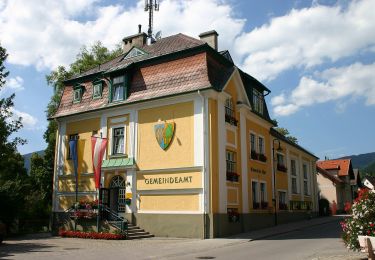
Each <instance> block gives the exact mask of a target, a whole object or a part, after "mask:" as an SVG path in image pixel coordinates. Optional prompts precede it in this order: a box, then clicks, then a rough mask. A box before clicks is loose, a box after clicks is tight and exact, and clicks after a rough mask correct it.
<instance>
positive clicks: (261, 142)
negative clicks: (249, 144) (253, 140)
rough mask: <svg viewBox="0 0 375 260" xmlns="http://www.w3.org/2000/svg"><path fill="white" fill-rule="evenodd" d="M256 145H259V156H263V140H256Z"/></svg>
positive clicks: (260, 138)
mask: <svg viewBox="0 0 375 260" xmlns="http://www.w3.org/2000/svg"><path fill="white" fill-rule="evenodd" d="M258 145H259V154H264V138H263V137H259V138H258Z"/></svg>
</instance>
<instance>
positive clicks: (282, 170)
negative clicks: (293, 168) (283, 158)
mask: <svg viewBox="0 0 375 260" xmlns="http://www.w3.org/2000/svg"><path fill="white" fill-rule="evenodd" d="M277 170H278V171H280V172H286V171H287V168H286V167H285V165H283V164H277Z"/></svg>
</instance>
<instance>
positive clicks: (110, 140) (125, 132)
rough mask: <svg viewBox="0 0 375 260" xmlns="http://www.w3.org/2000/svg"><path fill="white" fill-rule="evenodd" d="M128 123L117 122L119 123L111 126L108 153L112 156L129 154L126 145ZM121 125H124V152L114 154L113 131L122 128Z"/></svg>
mask: <svg viewBox="0 0 375 260" xmlns="http://www.w3.org/2000/svg"><path fill="white" fill-rule="evenodd" d="M126 126H127V125H126V124H117V125H111V127H110V128H109V139H108V140H109V151H108V155H110V156H124V155H127V153H126V152H127V147H126V140H127V129H126V128H127V127H126ZM120 127H123V128H124V153H123V154H113V138H114V136H113V131H114V129H116V128H120Z"/></svg>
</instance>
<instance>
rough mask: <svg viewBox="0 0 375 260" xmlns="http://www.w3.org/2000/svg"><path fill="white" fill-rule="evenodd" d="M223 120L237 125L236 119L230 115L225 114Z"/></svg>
mask: <svg viewBox="0 0 375 260" xmlns="http://www.w3.org/2000/svg"><path fill="white" fill-rule="evenodd" d="M225 122H227V123H229V124H231V125H234V126H237V124H238V120H237V119H236V118H234V117H233V116H231V115H225Z"/></svg>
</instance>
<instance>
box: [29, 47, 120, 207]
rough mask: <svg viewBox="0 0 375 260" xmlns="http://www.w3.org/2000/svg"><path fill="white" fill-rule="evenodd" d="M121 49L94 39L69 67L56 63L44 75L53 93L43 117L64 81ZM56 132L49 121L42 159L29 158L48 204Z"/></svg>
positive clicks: (49, 113)
mask: <svg viewBox="0 0 375 260" xmlns="http://www.w3.org/2000/svg"><path fill="white" fill-rule="evenodd" d="M121 52H122V50H121V46H119V45H118V46H117V47H116V48H115V50H112V51H110V50H109V49H108V48H106V47H104V46H103V45H102V43H101V42H96V43H94V44H93V45H92V46H91V47H90V48H87V47H86V46H84V47H82V48H81V51H80V53H79V54H78V55H77V58H76V60H75V61H74V62H73V63H72V64H71V65H70V66H69V68H66V67H64V66H59V67H58V68H57V69H56V70H54V71H52V72H51V73H50V74H48V75H47V76H46V80H47V84H48V85H49V86H51V87H53V90H54V94H53V95H52V97H51V100H50V102H49V104H48V106H47V109H46V113H47V117H50V116H52V115H53V114H54V113H55V112H56V110H57V108H58V106H59V102H60V99H61V95H62V93H63V91H64V81H65V80H67V79H68V78H70V77H72V76H73V75H75V74H79V73H81V72H83V71H86V70H88V69H91V68H93V67H95V66H98V65H99V64H102V63H104V62H107V61H109V60H112V59H113V58H115V57H117V56H119V55H120V54H121ZM56 131H57V123H56V121H55V120H50V121H49V123H48V127H47V130H46V131H45V133H44V135H43V138H44V140H45V141H46V143H47V148H46V150H45V154H44V160H42V159H41V158H38V157H36V156H35V157H33V158H32V160H33V159H34V162H33V161H32V165H31V172H32V173H35V175H34V177H35V178H36V179H37V180H38V181H37V182H39V187H40V192H41V194H42V196H46V197H45V199H46V202H48V204H49V205H51V201H52V187H51V186H50V185H47V183H50V184H52V179H53V168H54V161H55V144H56ZM42 162H43V163H42ZM31 175H33V174H31ZM49 192H50V193H49Z"/></svg>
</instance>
